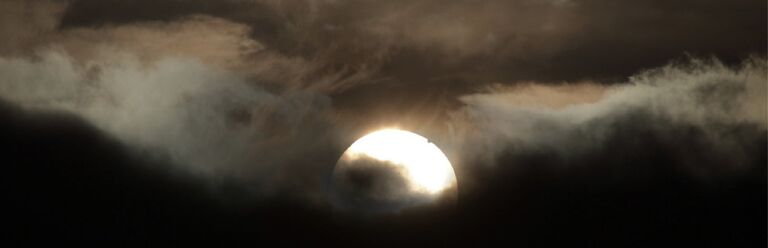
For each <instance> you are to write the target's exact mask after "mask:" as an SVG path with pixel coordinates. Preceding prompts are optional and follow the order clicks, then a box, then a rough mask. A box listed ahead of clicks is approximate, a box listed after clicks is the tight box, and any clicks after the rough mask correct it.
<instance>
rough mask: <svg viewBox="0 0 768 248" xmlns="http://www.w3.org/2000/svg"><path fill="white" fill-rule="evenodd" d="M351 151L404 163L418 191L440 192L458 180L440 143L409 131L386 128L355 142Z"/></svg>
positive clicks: (351, 152)
mask: <svg viewBox="0 0 768 248" xmlns="http://www.w3.org/2000/svg"><path fill="white" fill-rule="evenodd" d="M347 152H348V153H349V154H350V155H351V156H356V155H360V154H364V155H367V156H370V157H372V158H375V159H378V160H382V161H388V162H392V163H394V164H396V165H399V166H403V167H404V168H405V170H406V171H407V173H408V176H409V177H410V182H411V184H412V185H413V186H416V187H415V188H416V189H418V190H426V191H427V192H429V193H432V194H434V193H438V192H440V191H442V190H444V189H446V188H448V187H450V186H451V185H453V184H455V183H456V176H455V175H454V173H453V167H452V166H451V163H450V162H449V161H448V158H446V157H445V155H444V154H443V152H441V151H440V149H439V148H437V146H435V145H434V144H432V143H430V142H429V141H428V140H427V139H426V138H424V137H422V136H420V135H418V134H415V133H412V132H408V131H403V130H398V129H384V130H379V131H376V132H373V133H370V134H368V135H366V136H363V137H362V138H360V139H358V140H357V141H355V143H353V144H352V146H350V147H349V149H348V150H347Z"/></svg>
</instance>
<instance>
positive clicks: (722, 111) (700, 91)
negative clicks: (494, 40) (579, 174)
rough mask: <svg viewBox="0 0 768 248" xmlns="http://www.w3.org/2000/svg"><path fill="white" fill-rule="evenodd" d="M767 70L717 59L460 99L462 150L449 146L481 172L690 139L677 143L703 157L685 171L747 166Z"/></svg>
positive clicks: (759, 125) (760, 63)
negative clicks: (536, 159)
mask: <svg viewBox="0 0 768 248" xmlns="http://www.w3.org/2000/svg"><path fill="white" fill-rule="evenodd" d="M766 70H768V66H766V61H765V59H763V58H753V59H749V60H746V61H745V62H743V64H742V65H741V66H738V67H736V68H732V67H728V66H725V65H723V64H722V63H721V62H719V61H717V60H714V59H713V60H696V59H694V60H692V61H691V62H689V63H676V64H671V65H668V66H665V67H661V68H657V69H652V70H648V71H645V72H642V73H639V74H637V75H635V76H632V77H631V79H630V80H629V81H628V82H627V83H624V84H620V85H615V86H599V85H595V84H592V83H578V84H570V85H560V86H547V85H532V86H531V85H529V86H525V87H513V88H492V89H490V90H489V91H487V92H486V93H478V94H471V95H466V96H464V97H462V98H461V100H462V101H463V102H464V103H465V104H466V106H465V107H463V108H462V109H460V110H458V111H456V112H454V113H453V114H452V116H453V119H452V120H451V122H450V123H451V124H450V125H453V129H452V130H454V135H455V137H454V138H453V139H454V141H455V142H457V143H458V145H455V146H456V147H455V148H453V149H455V150H457V151H458V153H460V154H461V155H460V156H459V157H461V158H463V161H462V164H464V165H465V166H469V165H474V166H477V165H493V164H495V163H496V161H497V160H498V159H500V157H501V156H512V157H514V156H517V155H523V154H535V153H539V152H545V153H551V156H553V157H558V158H562V159H564V161H574V162H575V161H581V160H582V159H581V158H583V156H585V154H590V153H594V152H596V151H602V150H605V151H612V152H615V153H617V154H623V153H632V151H627V150H626V149H638V148H629V147H631V146H630V145H627V146H621V145H614V146H611V145H609V144H613V143H616V142H626V143H630V144H631V143H632V142H635V141H637V142H639V141H641V140H646V139H654V140H656V141H655V142H661V143H658V144H657V145H661V144H666V145H670V146H673V147H674V146H676V145H674V144H672V143H669V142H681V140H688V141H690V142H693V143H689V144H685V143H684V142H682V143H679V144H677V145H687V146H692V144H700V146H702V147H703V148H702V147H699V148H700V149H705V150H709V152H707V154H706V155H703V154H691V153H686V154H687V155H685V156H688V157H687V158H684V159H683V161H686V162H680V163H681V164H686V165H685V166H690V167H691V168H685V170H687V171H690V172H692V173H694V174H701V175H703V178H706V177H707V176H712V175H718V174H719V173H722V172H728V171H739V170H740V169H741V168H751V167H752V166H754V164H755V159H758V160H759V158H755V157H752V155H754V154H753V150H754V149H756V147H753V144H750V143H749V142H750V141H749V140H752V139H759V138H760V135H763V136H764V135H765V132H766V127H767V126H766V118H767V117H766V113H767V110H766V108H767V107H766V101H767V100H766V86H767V85H768V79H767V78H766V75H767V73H768V71H766ZM566 95H567V96H569V97H570V98H565V97H564V96H566ZM739 130H741V131H739ZM692 133H697V134H698V135H696V136H695V137H697V138H696V139H693V140H691V139H689V138H690V137H689V135H692ZM653 137H655V138H653ZM686 137H687V138H686ZM626 143H625V144H626ZM678 148H679V149H688V148H690V149H696V147H695V146H694V147H687V148H686V147H678ZM678 148H675V149H678ZM639 149H644V150H652V149H656V148H652V147H643V148H639ZM637 152H638V153H642V151H637ZM514 154H517V155H514ZM681 156H682V155H681ZM690 156H699V157H707V156H709V157H716V158H720V159H725V160H724V161H727V162H723V163H714V162H711V161H709V162H704V163H698V164H697V163H693V164H691V163H689V162H690V161H696V160H697V159H696V158H693V157H690ZM649 159H650V158H649ZM712 163H714V164H712ZM505 166H515V165H510V164H505ZM517 166H521V165H517ZM701 166H704V167H706V166H710V167H711V168H701ZM713 173H714V174H713Z"/></svg>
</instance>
